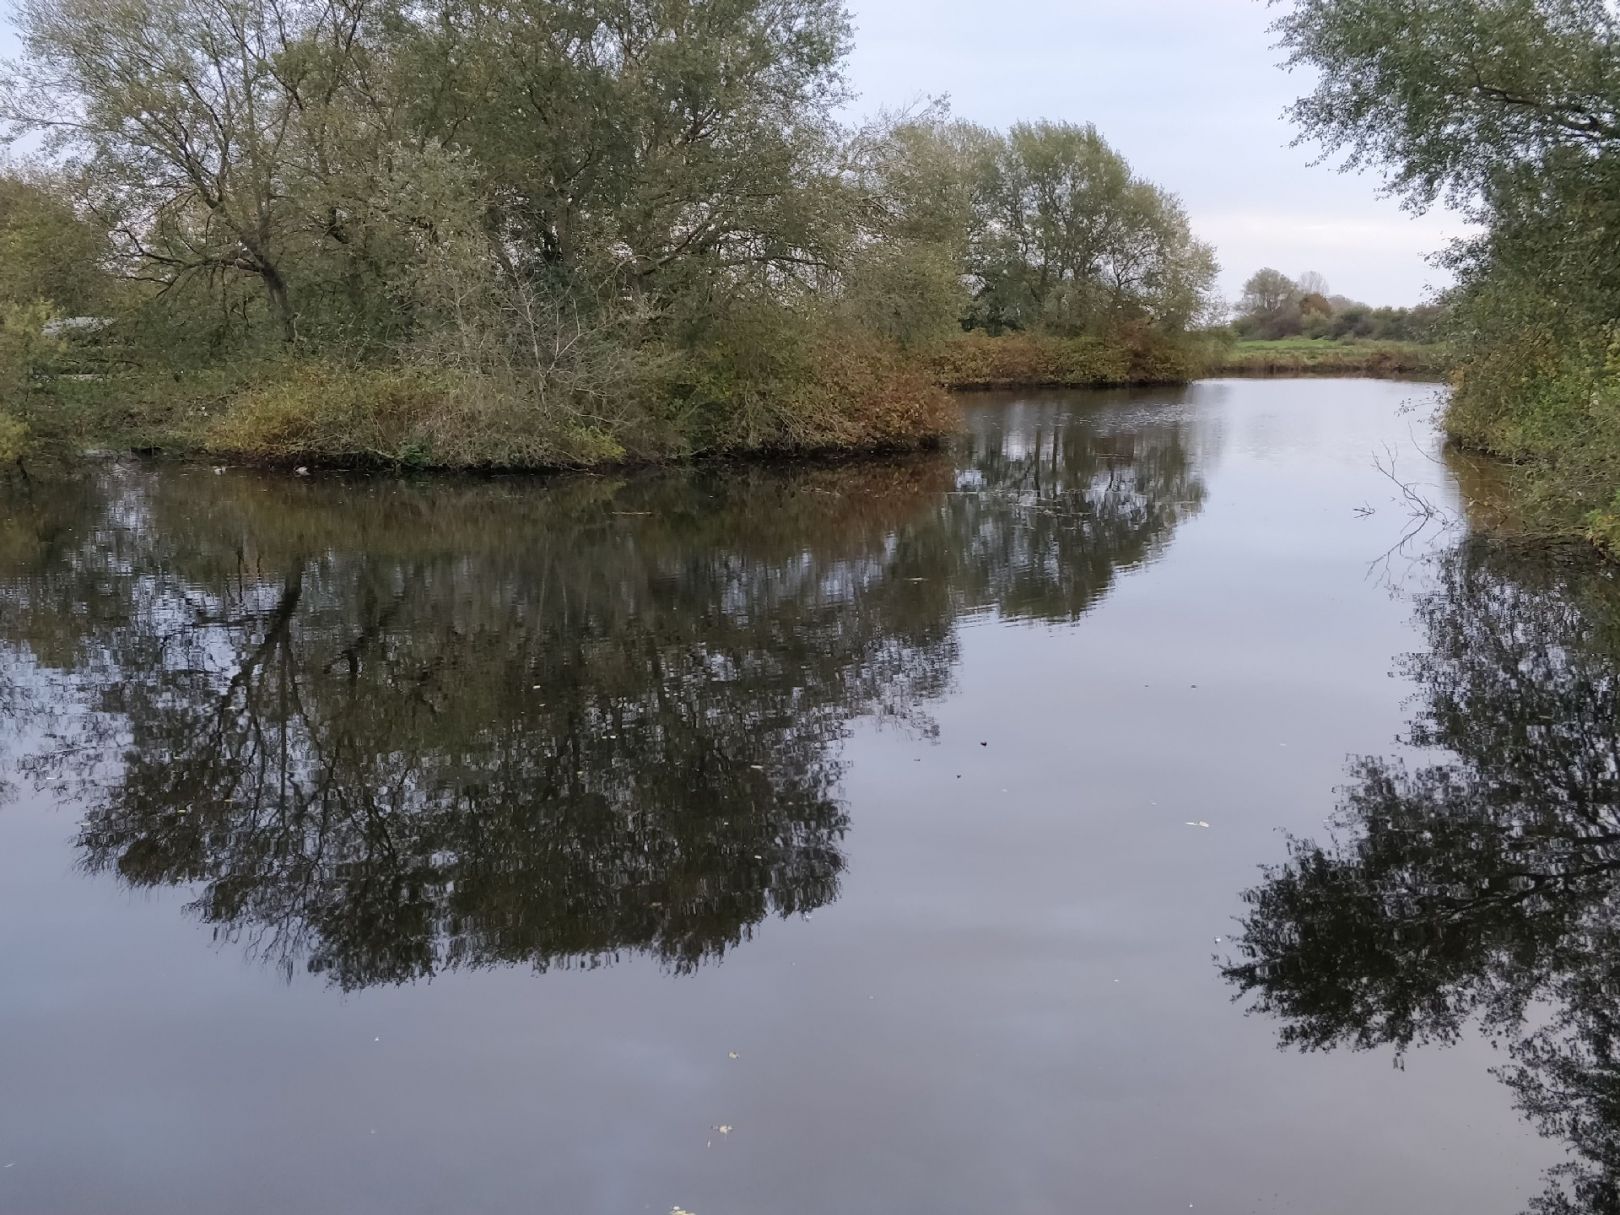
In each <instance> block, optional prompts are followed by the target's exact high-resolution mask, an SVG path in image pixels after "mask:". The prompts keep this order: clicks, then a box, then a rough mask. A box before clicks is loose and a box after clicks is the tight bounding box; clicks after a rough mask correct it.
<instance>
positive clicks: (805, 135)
mask: <svg viewBox="0 0 1620 1215" xmlns="http://www.w3.org/2000/svg"><path fill="white" fill-rule="evenodd" d="M16 25H17V33H18V44H19V46H20V48H21V49H20V54H19V56H18V57H17V58H16V59H15V60H12V61H9V62H5V63H0V138H3V139H6V140H9V141H12V142H13V145H14V146H15V141H17V140H28V141H30V142H29V146H30V147H31V148H33V149H34V150H35V157H34V159H32V160H28V161H12V162H10V163H7V164H0V463H12V462H14V461H15V459H17V458H19V457H20V458H23V459H24V460H27V459H29V458H31V457H35V456H39V455H41V454H42V453H47V452H49V451H50V450H52V449H55V450H59V451H63V450H65V451H69V452H72V451H77V450H82V449H83V448H85V447H97V446H104V445H109V444H110V443H113V442H114V439H113V436H119V435H127V436H132V437H133V438H134V440H135V441H136V442H138V443H139V444H141V445H144V446H147V447H151V448H161V449H163V450H171V449H176V450H178V449H190V450H194V451H196V452H198V453H200V454H204V455H207V456H209V457H217V458H220V459H231V460H238V461H247V460H252V461H257V462H264V463H276V464H293V465H297V464H306V463H307V464H310V465H313V464H315V463H317V462H319V463H330V464H350V465H353V464H368V463H369V464H378V465H399V466H406V467H431V468H443V469H490V468H555V467H599V466H604V465H610V464H637V463H652V462H660V461H667V460H677V459H683V458H688V457H692V456H699V455H729V454H738V453H744V452H759V453H791V452H819V451H830V450H862V449H873V448H882V447H893V446H903V445H917V444H926V443H928V442H932V441H937V440H939V439H940V438H942V437H943V436H945V435H946V434H948V433H949V432H950V431H951V430H952V429H953V428H954V426H955V422H956V415H955V409H954V407H953V405H952V403H951V399H950V397H949V395H948V392H947V391H946V389H945V387H944V385H943V384H941V383H940V376H939V375H938V374H937V373H936V372H935V371H934V370H933V369H932V368H931V367H930V364H929V361H928V357H927V354H928V352H929V351H931V350H934V349H936V348H937V347H938V346H939V345H940V343H942V342H944V341H946V340H947V339H948V338H949V337H950V336H951V335H952V334H956V333H961V332H963V331H964V330H967V331H974V332H976V333H985V334H998V335H999V334H1011V335H1020V336H1027V337H1028V338H1029V340H1037V339H1038V340H1040V341H1042V342H1045V341H1047V340H1048V339H1050V340H1051V341H1052V342H1053V343H1059V344H1058V345H1051V346H1050V347H1045V346H1043V347H1042V349H1050V350H1053V351H1056V350H1059V349H1061V350H1062V352H1063V353H1062V354H1061V356H1055V360H1056V361H1055V362H1052V366H1053V367H1055V368H1057V370H1055V371H1053V372H1052V374H1062V375H1063V376H1065V377H1069V378H1080V377H1084V378H1086V379H1088V380H1089V379H1091V378H1099V379H1101V380H1104V381H1108V382H1115V381H1118V380H1120V379H1122V378H1133V377H1137V376H1146V377H1152V378H1163V377H1166V376H1169V375H1177V376H1181V375H1184V374H1185V372H1184V371H1182V370H1180V366H1181V364H1180V363H1179V362H1175V366H1171V365H1170V364H1171V362H1174V360H1173V359H1170V357H1169V356H1166V355H1164V354H1163V352H1166V351H1176V350H1178V349H1180V348H1181V346H1182V345H1183V344H1184V343H1187V342H1189V341H1190V340H1192V338H1191V335H1194V334H1196V333H1197V332H1199V331H1200V330H1202V329H1204V328H1206V327H1207V326H1209V325H1210V324H1212V323H1213V322H1214V321H1215V320H1217V319H1218V316H1219V313H1220V311H1221V305H1220V302H1219V301H1218V300H1217V298H1216V297H1215V294H1214V284H1215V277H1216V272H1217V265H1216V261H1215V257H1214V253H1213V250H1212V249H1211V248H1210V246H1209V245H1207V244H1206V243H1204V242H1203V241H1201V240H1199V239H1198V238H1197V236H1196V235H1195V234H1194V232H1193V230H1192V227H1191V224H1190V221H1189V219H1188V216H1187V213H1186V210H1185V208H1184V207H1183V206H1182V204H1181V202H1180V200H1179V199H1178V198H1177V196H1176V195H1174V194H1173V193H1171V192H1170V191H1169V190H1167V189H1165V188H1164V187H1162V186H1160V185H1159V184H1157V183H1155V182H1152V181H1148V180H1146V179H1145V178H1143V177H1142V176H1141V175H1140V174H1139V173H1137V172H1136V171H1134V170H1133V169H1132V168H1131V166H1130V165H1129V164H1128V163H1127V161H1126V160H1125V158H1124V157H1123V156H1122V155H1121V154H1120V153H1119V152H1118V151H1117V150H1115V149H1114V148H1113V147H1111V146H1110V145H1109V143H1108V142H1107V140H1106V139H1105V138H1104V137H1103V135H1102V134H1101V133H1100V132H1099V131H1098V130H1097V129H1096V128H1095V127H1094V126H1091V125H1089V124H1078V123H1069V122H1047V121H1036V122H1020V123H1016V124H1013V125H1012V126H1010V127H1008V128H1006V129H1004V130H998V129H991V128H988V127H984V126H980V125H976V124H974V123H971V122H966V121H962V120H960V119H957V118H955V117H953V116H952V115H951V114H950V113H949V112H948V109H947V107H946V106H945V105H944V104H943V103H937V102H931V103H926V104H920V105H918V106H915V107H912V108H910V109H908V110H906V111H904V112H898V113H884V114H879V115H876V116H873V117H871V118H869V119H866V120H864V121H861V122H857V123H851V122H849V121H848V120H846V119H845V117H844V114H845V112H846V105H847V103H848V102H849V101H850V99H851V93H850V90H849V88H848V85H847V83H846V78H845V67H846V61H847V58H848V55H849V53H850V49H851V38H852V26H851V22H850V17H849V14H848V12H847V10H846V9H845V7H844V5H843V3H842V0H724V2H712V0H680V2H677V3H669V4H663V3H657V4H648V3H646V2H645V0H589V2H586V0H503V3H500V4H494V5H490V4H483V3H473V2H471V0H429V2H428V3H425V4H418V5H398V4H394V3H391V2H390V0H129V3H127V4H120V5H118V6H116V7H115V8H114V9H111V10H109V9H107V8H106V6H104V5H99V4H94V3H90V2H88V0H22V2H21V3H19V4H18V5H17V6H16ZM1063 343H1072V344H1073V345H1072V346H1070V345H1062V344H1063ZM1065 360H1067V361H1065Z"/></svg>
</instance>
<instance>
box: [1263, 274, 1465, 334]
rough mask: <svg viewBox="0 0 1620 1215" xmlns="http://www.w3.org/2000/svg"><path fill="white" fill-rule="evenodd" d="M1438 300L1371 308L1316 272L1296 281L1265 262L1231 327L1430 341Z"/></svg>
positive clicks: (1439, 314) (1440, 310) (1436, 326)
mask: <svg viewBox="0 0 1620 1215" xmlns="http://www.w3.org/2000/svg"><path fill="white" fill-rule="evenodd" d="M1446 317H1447V310H1446V308H1445V306H1444V305H1443V304H1438V303H1436V304H1420V305H1418V306H1417V307H1413V308H1388V307H1384V308H1374V307H1371V306H1369V305H1367V304H1363V303H1360V302H1358V301H1356V300H1353V299H1350V298H1349V297H1348V296H1343V295H1334V294H1332V293H1331V291H1330V290H1329V288H1328V284H1327V280H1326V279H1324V278H1323V277H1322V276H1321V275H1320V274H1316V273H1313V272H1307V273H1305V274H1302V275H1300V276H1299V279H1298V280H1297V281H1296V280H1294V279H1291V278H1289V277H1288V276H1287V275H1286V274H1284V273H1283V272H1282V271H1280V270H1273V269H1271V268H1270V267H1269V266H1268V267H1266V268H1265V269H1263V270H1259V271H1256V272H1255V274H1254V275H1252V276H1251V277H1250V279H1249V281H1248V282H1246V283H1244V285H1243V295H1242V297H1241V298H1240V299H1239V300H1238V304H1237V309H1236V314H1235V315H1234V317H1233V320H1232V328H1233V330H1234V331H1235V332H1236V333H1237V335H1238V336H1239V337H1241V338H1248V339H1260V340H1267V341H1272V340H1276V339H1278V338H1291V337H1307V338H1331V339H1335V340H1339V341H1343V340H1346V339H1364V340H1370V341H1379V342H1436V341H1439V340H1440V339H1441V337H1442V336H1443V334H1444V325H1445V321H1446Z"/></svg>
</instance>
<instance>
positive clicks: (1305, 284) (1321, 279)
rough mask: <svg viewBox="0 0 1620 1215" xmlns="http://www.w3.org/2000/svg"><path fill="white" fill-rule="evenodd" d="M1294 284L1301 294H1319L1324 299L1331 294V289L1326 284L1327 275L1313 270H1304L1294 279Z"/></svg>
mask: <svg viewBox="0 0 1620 1215" xmlns="http://www.w3.org/2000/svg"><path fill="white" fill-rule="evenodd" d="M1294 285H1295V286H1296V287H1298V288H1299V292H1300V294H1301V295H1320V296H1322V297H1323V298H1324V299H1325V298H1327V297H1328V296H1330V295H1332V294H1333V289H1332V288H1331V287H1329V286H1328V281H1327V276H1326V275H1324V274H1318V273H1317V272H1316V271H1315V270H1307V271H1305V273H1304V274H1302V275H1300V276H1299V277H1298V278H1297V279H1295V280H1294Z"/></svg>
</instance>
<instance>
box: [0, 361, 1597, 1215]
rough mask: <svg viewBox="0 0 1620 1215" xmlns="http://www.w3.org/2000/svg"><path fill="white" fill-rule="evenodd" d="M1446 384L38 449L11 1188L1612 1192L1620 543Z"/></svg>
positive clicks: (333, 1202)
mask: <svg viewBox="0 0 1620 1215" xmlns="http://www.w3.org/2000/svg"><path fill="white" fill-rule="evenodd" d="M1433 391H1434V390H1432V389H1428V388H1424V387H1422V386H1418V385H1401V384H1390V383H1378V382H1350V381H1345V382H1215V383H1208V384H1203V385H1200V386H1198V387H1196V388H1194V389H1191V390H1187V391H1161V392H1156V393H1149V394H1137V395H1103V394H1082V393H1068V394H1048V395H1025V396H986V397H974V398H967V399H965V402H964V408H965V412H966V419H967V429H966V434H965V435H964V437H963V439H962V440H961V442H960V443H959V444H958V446H957V448H956V449H955V450H954V451H952V452H948V453H939V454H935V455H930V456H924V457H919V458H914V459H906V460H900V461H893V462H862V463H855V464H849V465H844V466H836V467H816V468H798V469H784V468H757V467H756V468H724V469H710V470H699V471H687V472H673V473H665V474H653V475H645V476H626V477H602V478H582V479H577V480H567V481H552V482H543V483H542V482H531V481H523V480H501V481H493V482H461V481H427V482H421V483H410V482H400V481H395V480H389V479H371V480H362V479H345V478H339V477H329V478H322V477H315V478H310V479H307V480H290V479H284V478H278V477H269V476H261V475H256V474H253V473H250V472H245V471H227V472H225V473H223V474H220V475H215V474H213V473H211V472H210V471H209V470H207V469H192V468H171V467H159V468H153V467H132V468H114V469H106V470H101V471H97V472H95V473H94V474H93V475H89V476H86V477H85V478H83V479H80V480H75V481H72V482H69V483H57V482H49V483H36V484H35V485H34V486H32V487H31V488H28V489H21V488H16V487H13V488H12V489H10V490H8V491H4V492H3V493H0V962H3V966H4V980H3V982H0V1094H3V1097H4V1100H3V1101H0V1166H3V1167H0V1211H3V1212H8V1213H9V1212H19V1213H28V1215H36V1213H40V1215H43V1213H56V1212H74V1213H77V1212H102V1211H119V1212H123V1213H129V1215H133V1213H147V1212H151V1213H153V1215H157V1213H162V1215H175V1213H177V1212H227V1211H228V1212H231V1213H232V1215H247V1213H252V1212H287V1211H308V1212H343V1213H350V1212H354V1213H368V1215H369V1213H373V1212H375V1213H377V1215H402V1213H414V1212H423V1213H427V1212H451V1211H454V1212H468V1211H476V1212H502V1213H505V1212H515V1211H534V1212H566V1213H585V1212H591V1213H594V1212H645V1211H650V1212H654V1213H656V1215H667V1213H668V1212H670V1211H671V1209H672V1208H673V1207H675V1206H679V1207H681V1208H683V1209H684V1210H686V1211H690V1212H694V1213H695V1215H772V1213H777V1212H780V1213H783V1215H812V1213H814V1215H824V1213H836V1215H863V1213H867V1212H870V1213H872V1215H879V1213H881V1215H894V1213H897V1212H917V1213H919V1215H921V1213H927V1215H936V1213H940V1212H953V1211H996V1212H1028V1213H1031V1215H1036V1213H1047V1212H1052V1213H1057V1212H1064V1213H1067V1212H1076V1211H1085V1212H1091V1211H1095V1212H1105V1213H1110V1215H1134V1213H1138V1212H1140V1213H1149V1212H1165V1213H1173V1212H1177V1211H1186V1210H1188V1209H1194V1210H1196V1211H1199V1212H1208V1213H1214V1215H1227V1213H1232V1215H1236V1213H1242V1212H1289V1213H1294V1215H1298V1213H1317V1212H1320V1213H1324V1215H1326V1213H1330V1212H1331V1213H1339V1212H1343V1213H1345V1215H1350V1213H1356V1215H1360V1213H1364V1212H1368V1211H1380V1212H1385V1211H1389V1212H1394V1211H1413V1212H1420V1211H1421V1212H1425V1213H1429V1212H1468V1213H1470V1215H1475V1213H1478V1215H1492V1213H1500V1215H1514V1213H1516V1212H1520V1211H1525V1210H1529V1209H1532V1208H1537V1204H1541V1205H1540V1207H1539V1208H1537V1209H1547V1210H1553V1211H1563V1210H1568V1211H1588V1210H1590V1211H1600V1210H1601V1211H1609V1210H1614V1209H1617V1207H1620V1190H1617V1188H1616V1185H1615V1181H1614V1179H1615V1178H1617V1177H1620V940H1616V939H1615V938H1616V937H1617V935H1620V898H1617V895H1620V815H1617V813H1616V810H1617V805H1620V758H1617V757H1620V737H1617V729H1616V686H1617V683H1616V671H1617V669H1620V588H1616V587H1615V586H1614V584H1613V583H1614V580H1613V579H1612V578H1611V576H1610V575H1609V574H1608V572H1607V571H1605V570H1602V569H1597V568H1592V567H1590V566H1588V565H1585V564H1583V563H1581V562H1577V561H1572V560H1545V559H1533V558H1530V557H1528V556H1526V555H1525V554H1523V553H1513V552H1511V551H1504V550H1503V549H1501V548H1500V547H1497V546H1493V545H1491V544H1489V543H1486V542H1484V541H1483V540H1481V539H1479V538H1476V537H1471V536H1470V535H1469V534H1468V531H1467V529H1466V527H1465V526H1461V525H1457V526H1452V527H1451V528H1449V529H1446V528H1444V527H1442V526H1440V525H1439V524H1438V523H1436V522H1431V523H1430V525H1429V526H1428V527H1427V528H1425V529H1424V530H1423V531H1422V532H1421V533H1420V534H1417V535H1414V536H1409V535H1408V533H1409V532H1411V531H1412V530H1413V529H1414V528H1415V527H1416V526H1417V524H1419V523H1421V522H1423V521H1422V520H1415V519H1414V518H1412V517H1411V514H1410V511H1409V507H1408V505H1407V504H1406V503H1405V502H1404V501H1403V500H1402V498H1401V495H1400V493H1399V492H1398V491H1397V490H1396V488H1395V486H1394V485H1393V483H1392V482H1391V481H1390V480H1389V479H1388V478H1386V477H1385V476H1384V475H1383V473H1382V472H1381V471H1380V470H1379V468H1378V467H1377V465H1376V464H1375V460H1374V457H1375V455H1377V456H1378V457H1379V458H1380V459H1381V460H1383V462H1384V463H1385V464H1386V465H1387V464H1388V463H1389V460H1390V458H1391V457H1390V455H1389V454H1388V453H1390V452H1393V453H1394V455H1393V458H1394V459H1395V461H1396V467H1397V471H1398V472H1399V473H1400V475H1401V476H1402V478H1403V479H1406V480H1412V481H1416V482H1419V483H1420V484H1421V486H1422V493H1423V495H1424V496H1425V497H1426V498H1427V499H1428V500H1430V501H1432V502H1433V503H1434V504H1435V505H1436V506H1438V507H1442V508H1445V509H1446V510H1448V511H1453V512H1459V513H1460V514H1462V515H1465V514H1466V510H1465V509H1464V499H1465V497H1466V496H1467V495H1465V494H1464V493H1463V492H1462V491H1461V490H1460V489H1459V487H1458V484H1457V481H1456V479H1455V476H1454V474H1453V473H1452V472H1451V471H1449V470H1448V468H1447V467H1446V465H1444V464H1443V463H1440V462H1437V461H1435V460H1432V459H1430V458H1429V455H1430V453H1429V452H1428V450H1427V449H1428V447H1429V446H1432V441H1431V440H1430V439H1429V438H1428V437H1427V436H1428V435H1429V429H1428V427H1427V424H1426V422H1425V421H1424V414H1423V412H1422V410H1423V409H1426V408H1427V407H1428V405H1430V404H1432V402H1431V401H1430V398H1431V397H1432V395H1433ZM1409 403H1416V404H1418V405H1419V406H1420V407H1422V408H1420V410H1419V412H1417V413H1413V412H1411V411H1409V410H1407V411H1403V406H1405V405H1407V404H1409ZM1403 539H1404V541H1405V542H1404V543H1403ZM1279 1046H1281V1048H1282V1049H1279ZM1549 1170H1554V1171H1553V1172H1551V1173H1549ZM1560 1170H1561V1171H1560ZM1560 1203H1562V1204H1565V1205H1559V1204H1560Z"/></svg>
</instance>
